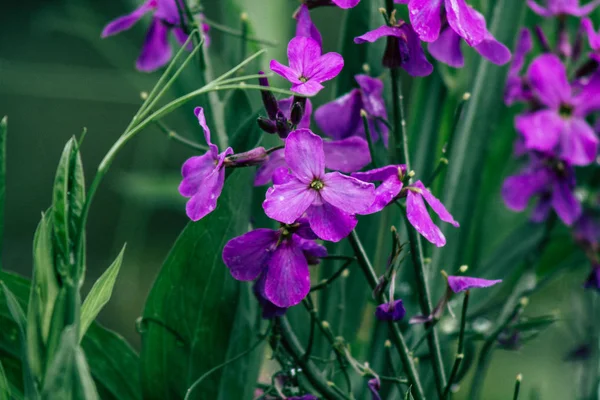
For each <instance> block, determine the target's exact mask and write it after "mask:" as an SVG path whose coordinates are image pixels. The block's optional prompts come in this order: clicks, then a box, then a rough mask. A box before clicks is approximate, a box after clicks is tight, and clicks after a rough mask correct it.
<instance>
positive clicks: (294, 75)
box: [269, 60, 302, 84]
mask: <svg viewBox="0 0 600 400" xmlns="http://www.w3.org/2000/svg"><path fill="white" fill-rule="evenodd" d="M269 67H270V68H271V71H273V72H275V73H276V74H278V75H281V76H282V77H284V78H285V79H287V80H288V81H290V82H291V83H293V84H299V83H302V82H300V79H298V77H299V75H300V74H299V73H298V71H294V70H293V69H291V68H290V67H286V66H285V65H283V64H281V63H280V62H279V61H277V60H271V63H270V64H269Z"/></svg>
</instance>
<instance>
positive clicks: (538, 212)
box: [529, 195, 552, 223]
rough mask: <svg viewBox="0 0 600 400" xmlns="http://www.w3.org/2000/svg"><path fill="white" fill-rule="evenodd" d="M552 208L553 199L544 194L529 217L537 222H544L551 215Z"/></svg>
mask: <svg viewBox="0 0 600 400" xmlns="http://www.w3.org/2000/svg"><path fill="white" fill-rule="evenodd" d="M550 210H552V199H551V198H549V197H548V196H547V195H542V196H541V197H540V198H539V200H538V202H537V204H536V206H535V208H534V209H533V211H532V212H531V215H530V216H529V218H530V219H531V220H532V221H533V222H536V223H540V222H544V221H545V220H546V219H547V218H548V215H550Z"/></svg>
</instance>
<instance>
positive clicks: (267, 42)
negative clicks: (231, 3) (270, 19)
mask: <svg viewBox="0 0 600 400" xmlns="http://www.w3.org/2000/svg"><path fill="white" fill-rule="evenodd" d="M203 22H204V23H205V24H206V25H208V26H210V27H211V28H214V30H216V31H219V32H222V33H225V34H227V35H230V36H233V37H239V38H241V37H243V32H242V31H238V30H235V29H233V28H230V27H228V26H227V25H223V24H220V23H218V22H215V21H213V20H211V19H208V18H204V20H203ZM246 41H248V42H254V43H260V44H264V45H265V46H271V47H276V46H278V45H279V44H278V43H277V42H272V41H270V40H266V39H259V38H255V37H253V36H246Z"/></svg>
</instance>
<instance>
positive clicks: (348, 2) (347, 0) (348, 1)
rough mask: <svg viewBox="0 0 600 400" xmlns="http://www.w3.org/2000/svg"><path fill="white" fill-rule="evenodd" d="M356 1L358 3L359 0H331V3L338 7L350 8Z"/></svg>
mask: <svg viewBox="0 0 600 400" xmlns="http://www.w3.org/2000/svg"><path fill="white" fill-rule="evenodd" d="M358 3H360V0H333V4H335V5H336V6H338V7H339V8H352V7H355V6H356V5H357V4H358Z"/></svg>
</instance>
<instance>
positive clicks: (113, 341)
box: [0, 272, 142, 400]
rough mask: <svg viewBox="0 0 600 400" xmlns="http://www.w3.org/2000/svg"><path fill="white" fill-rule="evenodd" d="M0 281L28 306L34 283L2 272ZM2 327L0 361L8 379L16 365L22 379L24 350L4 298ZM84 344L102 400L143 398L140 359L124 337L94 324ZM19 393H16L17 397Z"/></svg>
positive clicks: (1, 299)
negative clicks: (20, 346)
mask: <svg viewBox="0 0 600 400" xmlns="http://www.w3.org/2000/svg"><path fill="white" fill-rule="evenodd" d="M0 280H2V281H4V282H5V284H6V285H7V286H8V287H9V289H10V290H11V291H12V293H13V294H14V295H15V297H16V298H17V300H18V301H19V304H20V305H21V306H22V307H27V299H28V296H29V292H30V282H29V281H28V280H27V279H25V278H23V277H21V276H19V275H16V274H13V273H8V272H0ZM0 326H2V329H0V358H1V359H2V362H3V363H4V362H5V361H6V362H7V363H5V364H4V366H5V368H6V369H7V376H9V377H10V374H9V367H10V366H13V367H12V368H11V370H13V371H15V372H16V373H18V375H19V376H20V375H21V368H20V363H19V362H18V360H20V358H21V353H22V351H21V349H20V348H19V337H18V328H17V326H16V324H15V322H14V321H13V320H12V317H11V316H10V313H9V310H8V306H7V304H6V301H5V300H4V296H0ZM81 345H82V347H83V350H84V352H85V354H86V357H87V359H88V360H89V364H90V368H91V373H92V376H93V377H94V380H95V381H96V386H97V389H98V391H99V393H100V394H101V398H102V399H123V400H129V399H141V398H142V396H141V390H140V389H141V386H140V377H139V357H138V355H137V354H136V353H135V351H134V350H133V349H132V348H131V346H130V345H129V344H127V342H125V340H124V339H123V338H122V337H121V336H119V335H118V334H116V333H114V332H112V331H110V330H108V329H106V328H103V327H102V326H100V325H99V324H97V323H95V322H94V323H92V325H91V326H90V328H89V329H88V331H87V334H86V335H85V337H84V338H83V341H82V343H81ZM7 357H9V358H7ZM8 361H10V363H8ZM15 364H16V366H15ZM14 375H15V374H14V373H13V376H14ZM20 380H21V379H20ZM19 383H20V382H19ZM16 390H18V387H16ZM16 393H17V392H16V391H15V390H13V395H15V394H16Z"/></svg>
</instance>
